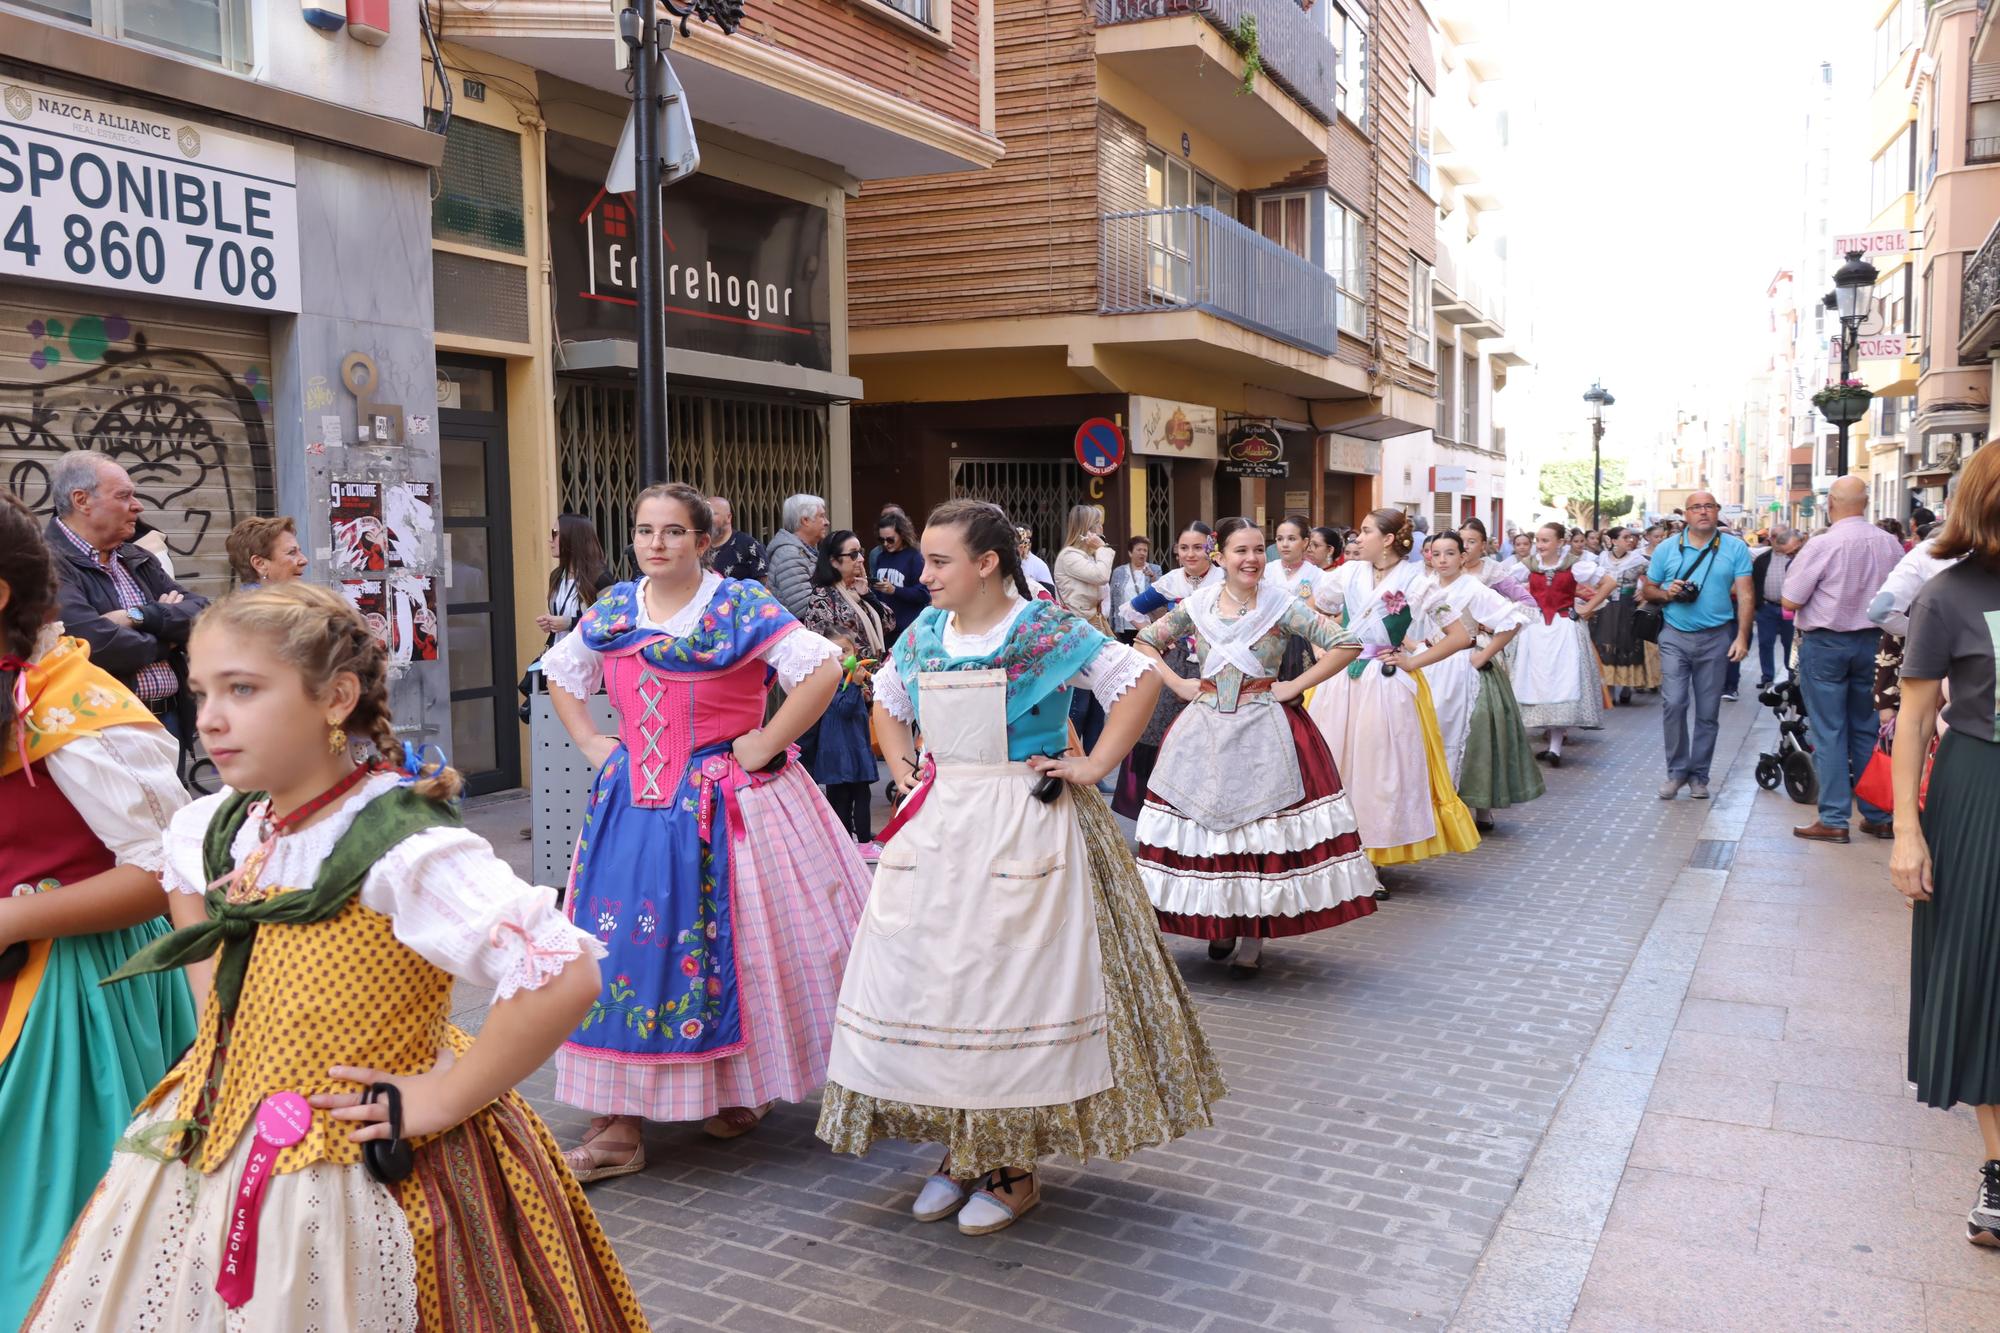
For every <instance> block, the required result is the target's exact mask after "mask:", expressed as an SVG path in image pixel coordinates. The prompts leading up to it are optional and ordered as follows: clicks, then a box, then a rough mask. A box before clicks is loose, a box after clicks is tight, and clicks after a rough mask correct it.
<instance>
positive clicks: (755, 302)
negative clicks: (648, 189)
mask: <svg viewBox="0 0 2000 1333" xmlns="http://www.w3.org/2000/svg"><path fill="white" fill-rule="evenodd" d="M610 161H611V148H610V146H609V145H606V144H596V143H591V142H589V141H587V140H584V139H574V138H571V137H570V136H568V135H564V134H551V135H550V136H549V151H548V162H549V247H550V250H551V251H552V253H553V256H554V261H555V281H556V325H557V327H558V328H559V329H560V331H561V334H562V337H563V339H564V340H565V341H583V340H588V339H595V338H622V339H627V340H636V339H637V337H638V333H637V330H636V328H635V326H634V317H635V312H636V307H637V278H636V274H635V273H634V267H635V264H636V255H635V254H634V251H633V248H632V229H633V226H634V221H635V218H636V214H635V212H634V210H633V208H632V203H631V199H630V197H629V196H627V195H618V194H612V193H611V192H609V191H608V190H606V189H605V188H604V186H603V184H602V182H603V180H604V173H605V170H606V168H607V167H608V166H609V164H610ZM664 197H665V199H666V223H665V230H666V245H665V250H666V254H665V257H664V258H665V266H664V272H663V275H662V286H664V287H665V289H666V309H667V345H668V346H669V347H678V348H685V349H687V350H689V351H696V352H714V353H718V354H720V355H723V356H740V357H747V358H750V359H752V360H757V361H779V362H785V363H787V364H791V365H799V366H805V367H807V368H808V369H812V370H831V369H832V368H833V336H832V331H831V325H832V315H831V312H832V301H831V298H830V297H829V294H828V291H829V288H828V276H827V220H826V210H825V209H823V208H817V207H814V206H813V205H811V204H802V203H800V202H798V201H797V200H795V199H786V198H784V197H783V196H781V195H775V194H770V193H768V192H766V191H763V190H755V189H752V188H750V187H749V186H747V185H737V184H735V183H734V182H731V181H725V180H722V179H720V178H718V177H715V176H706V175H698V176H692V177H689V178H688V179H686V180H683V181H681V182H679V183H678V184H676V185H675V186H674V187H673V188H672V189H670V190H668V191H666V193H665V196H664Z"/></svg>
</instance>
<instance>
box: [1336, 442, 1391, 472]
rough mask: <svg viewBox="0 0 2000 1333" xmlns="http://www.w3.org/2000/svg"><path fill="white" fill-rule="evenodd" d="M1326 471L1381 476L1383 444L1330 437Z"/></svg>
mask: <svg viewBox="0 0 2000 1333" xmlns="http://www.w3.org/2000/svg"><path fill="white" fill-rule="evenodd" d="M1325 470H1326V471H1328V472H1354V473H1359V474H1361V475H1362V476H1367V477H1373V476H1379V475H1380V474H1381V472H1382V442H1381V441H1380V440H1357V439H1355V438H1354V437H1352V436H1349V435H1328V436H1327V437H1326V469H1325Z"/></svg>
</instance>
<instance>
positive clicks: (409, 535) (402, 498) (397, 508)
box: [382, 481, 437, 569]
mask: <svg viewBox="0 0 2000 1333" xmlns="http://www.w3.org/2000/svg"><path fill="white" fill-rule="evenodd" d="M436 494H437V492H436V488H435V487H434V486H433V485H432V483H430V482H428V481H398V482H391V483H390V484H389V486H388V487H387V488H386V489H385V490H384V491H383V494H382V526H383V529H384V531H385V533H386V539H387V543H388V553H387V559H388V562H389V565H390V566H391V567H392V568H396V569H426V568H428V567H429V566H430V564H431V562H432V561H433V560H435V559H436V558H437V510H436V509H435V508H434V507H433V506H432V500H433V499H434V498H435V496H436Z"/></svg>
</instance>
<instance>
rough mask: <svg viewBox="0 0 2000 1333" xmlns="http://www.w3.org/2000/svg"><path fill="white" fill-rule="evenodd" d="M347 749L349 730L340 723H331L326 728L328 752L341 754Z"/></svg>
mask: <svg viewBox="0 0 2000 1333" xmlns="http://www.w3.org/2000/svg"><path fill="white" fill-rule="evenodd" d="M346 748H347V730H346V728H344V727H342V726H341V725H340V724H339V723H338V722H329V723H327V727H326V752H327V753H328V754H339V753H341V752H342V751H343V750H345V749H346Z"/></svg>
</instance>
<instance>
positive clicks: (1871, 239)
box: [1833, 231, 1910, 259]
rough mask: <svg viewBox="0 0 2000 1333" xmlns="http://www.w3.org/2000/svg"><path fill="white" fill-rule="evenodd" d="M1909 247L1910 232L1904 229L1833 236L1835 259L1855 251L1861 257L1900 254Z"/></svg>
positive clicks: (1843, 257) (1845, 256)
mask: <svg viewBox="0 0 2000 1333" xmlns="http://www.w3.org/2000/svg"><path fill="white" fill-rule="evenodd" d="M1909 248H1910V233H1908V232H1906V231H1864V232H1857V233H1855V234H1854V235H1852V236H1836V237H1834V238H1833V255H1834V258H1836V259H1845V258H1847V256H1849V255H1851V254H1854V253H1857V252H1859V253H1860V255H1861V257H1862V258H1863V259H1867V258H1870V257H1872V256H1875V255H1900V254H1902V253H1903V252H1904V251H1905V250H1908V249H1909Z"/></svg>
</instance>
